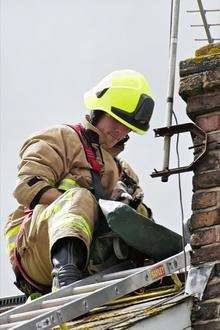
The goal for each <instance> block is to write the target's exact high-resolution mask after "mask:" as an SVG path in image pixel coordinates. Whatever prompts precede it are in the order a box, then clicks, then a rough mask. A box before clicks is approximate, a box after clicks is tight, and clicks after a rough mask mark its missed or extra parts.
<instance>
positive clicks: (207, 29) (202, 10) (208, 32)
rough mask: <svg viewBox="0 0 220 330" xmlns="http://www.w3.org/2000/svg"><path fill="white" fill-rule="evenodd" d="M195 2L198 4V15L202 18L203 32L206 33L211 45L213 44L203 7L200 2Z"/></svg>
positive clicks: (198, 0) (199, 0)
mask: <svg viewBox="0 0 220 330" xmlns="http://www.w3.org/2000/svg"><path fill="white" fill-rule="evenodd" d="M197 2H198V6H199V11H200V14H201V17H202V21H203V24H204V28H205V32H206V35H207V38H208V42H209V43H210V44H211V43H213V39H212V37H211V33H210V31H209V25H208V23H207V20H206V16H205V11H204V8H203V5H202V1H201V0H197Z"/></svg>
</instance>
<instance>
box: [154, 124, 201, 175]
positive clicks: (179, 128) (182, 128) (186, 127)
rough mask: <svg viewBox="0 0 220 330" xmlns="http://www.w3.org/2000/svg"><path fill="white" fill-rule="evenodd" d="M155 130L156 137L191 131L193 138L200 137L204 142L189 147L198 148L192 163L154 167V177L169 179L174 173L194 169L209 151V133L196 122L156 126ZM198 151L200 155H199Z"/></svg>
mask: <svg viewBox="0 0 220 330" xmlns="http://www.w3.org/2000/svg"><path fill="white" fill-rule="evenodd" d="M154 132H155V137H160V136H163V137H164V136H170V137H171V136H173V135H174V134H179V133H185V132H190V133H191V136H192V139H193V140H194V139H195V138H199V140H201V141H202V142H201V143H199V144H195V145H194V146H193V147H189V149H192V148H194V149H196V150H197V151H196V156H195V159H194V161H193V162H192V163H191V164H190V165H188V166H182V167H177V168H171V169H169V168H167V169H165V170H162V171H157V170H156V169H154V172H153V173H152V174H151V177H152V178H155V177H162V181H167V178H168V177H169V176H170V175H172V174H177V173H183V172H189V171H192V170H193V169H194V168H195V166H196V165H197V164H198V163H199V162H200V160H201V159H202V158H203V156H204V155H205V153H206V151H207V134H206V132H204V131H203V130H202V129H201V128H200V127H198V126H197V125H195V124H194V123H185V124H180V125H174V126H169V127H161V128H156V129H154ZM197 148H200V149H202V150H201V151H200V152H199V149H197ZM198 152H199V155H197V153H198ZM163 179H164V180H163Z"/></svg>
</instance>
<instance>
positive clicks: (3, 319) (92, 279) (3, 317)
mask: <svg viewBox="0 0 220 330" xmlns="http://www.w3.org/2000/svg"><path fill="white" fill-rule="evenodd" d="M122 266H123V264H122ZM113 268H116V269H117V267H113ZM119 268H120V264H119ZM133 270H134V269H133ZM113 274H114V275H115V276H114V278H113V279H115V278H117V276H116V274H117V272H114V273H113ZM105 275H107V277H106V279H105ZM103 280H106V281H109V280H111V278H110V277H109V274H106V271H103V272H100V273H98V274H95V275H92V276H89V277H87V278H85V279H82V280H79V281H77V282H74V283H73V284H70V285H68V286H66V287H64V288H62V289H61V290H58V291H56V292H51V293H48V294H46V295H44V296H42V297H40V298H38V299H36V300H33V301H32V302H29V303H28V304H24V305H21V306H17V307H15V308H13V309H10V310H9V311H6V312H4V313H2V314H0V325H1V324H5V323H7V322H8V320H9V318H10V316H11V315H13V314H15V313H23V312H28V311H31V310H34V309H38V308H41V307H42V305H43V302H44V301H46V300H51V299H58V298H63V297H66V296H69V295H72V294H73V289H74V288H75V287H79V286H84V285H89V284H93V283H98V282H100V281H103Z"/></svg>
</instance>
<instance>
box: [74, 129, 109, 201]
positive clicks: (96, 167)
mask: <svg viewBox="0 0 220 330" xmlns="http://www.w3.org/2000/svg"><path fill="white" fill-rule="evenodd" d="M68 126H69V127H71V128H72V129H73V130H74V131H75V132H76V133H77V134H78V136H79V138H80V141H81V143H82V145H83V148H84V151H85V154H86V159H87V161H88V163H89V164H90V165H91V169H90V172H91V176H92V182H93V193H94V195H95V197H96V199H97V200H99V199H100V198H103V199H106V198H108V196H107V194H106V192H105V191H104V189H103V186H102V183H101V176H100V171H101V168H102V165H101V164H100V163H99V162H98V161H97V160H96V157H95V153H94V151H93V149H92V146H91V145H90V144H89V141H88V139H87V138H86V136H85V128H84V127H83V126H82V125H81V124H76V125H68Z"/></svg>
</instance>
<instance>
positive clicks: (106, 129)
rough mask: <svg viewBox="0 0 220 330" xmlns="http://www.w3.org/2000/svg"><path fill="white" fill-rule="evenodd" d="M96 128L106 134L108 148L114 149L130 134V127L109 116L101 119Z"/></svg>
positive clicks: (105, 115)
mask: <svg viewBox="0 0 220 330" xmlns="http://www.w3.org/2000/svg"><path fill="white" fill-rule="evenodd" d="M96 127H97V128H98V129H99V130H100V131H101V132H102V133H104V134H105V143H106V146H107V147H108V148H112V147H114V145H116V144H117V143H118V142H119V141H121V140H122V139H124V138H125V136H126V135H127V134H128V133H129V132H130V129H129V128H128V127H126V126H125V125H123V124H121V123H120V122H118V121H117V120H116V119H114V118H112V117H110V116H109V115H107V114H104V115H103V116H102V117H101V118H100V119H99V121H98V123H97V125H96Z"/></svg>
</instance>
